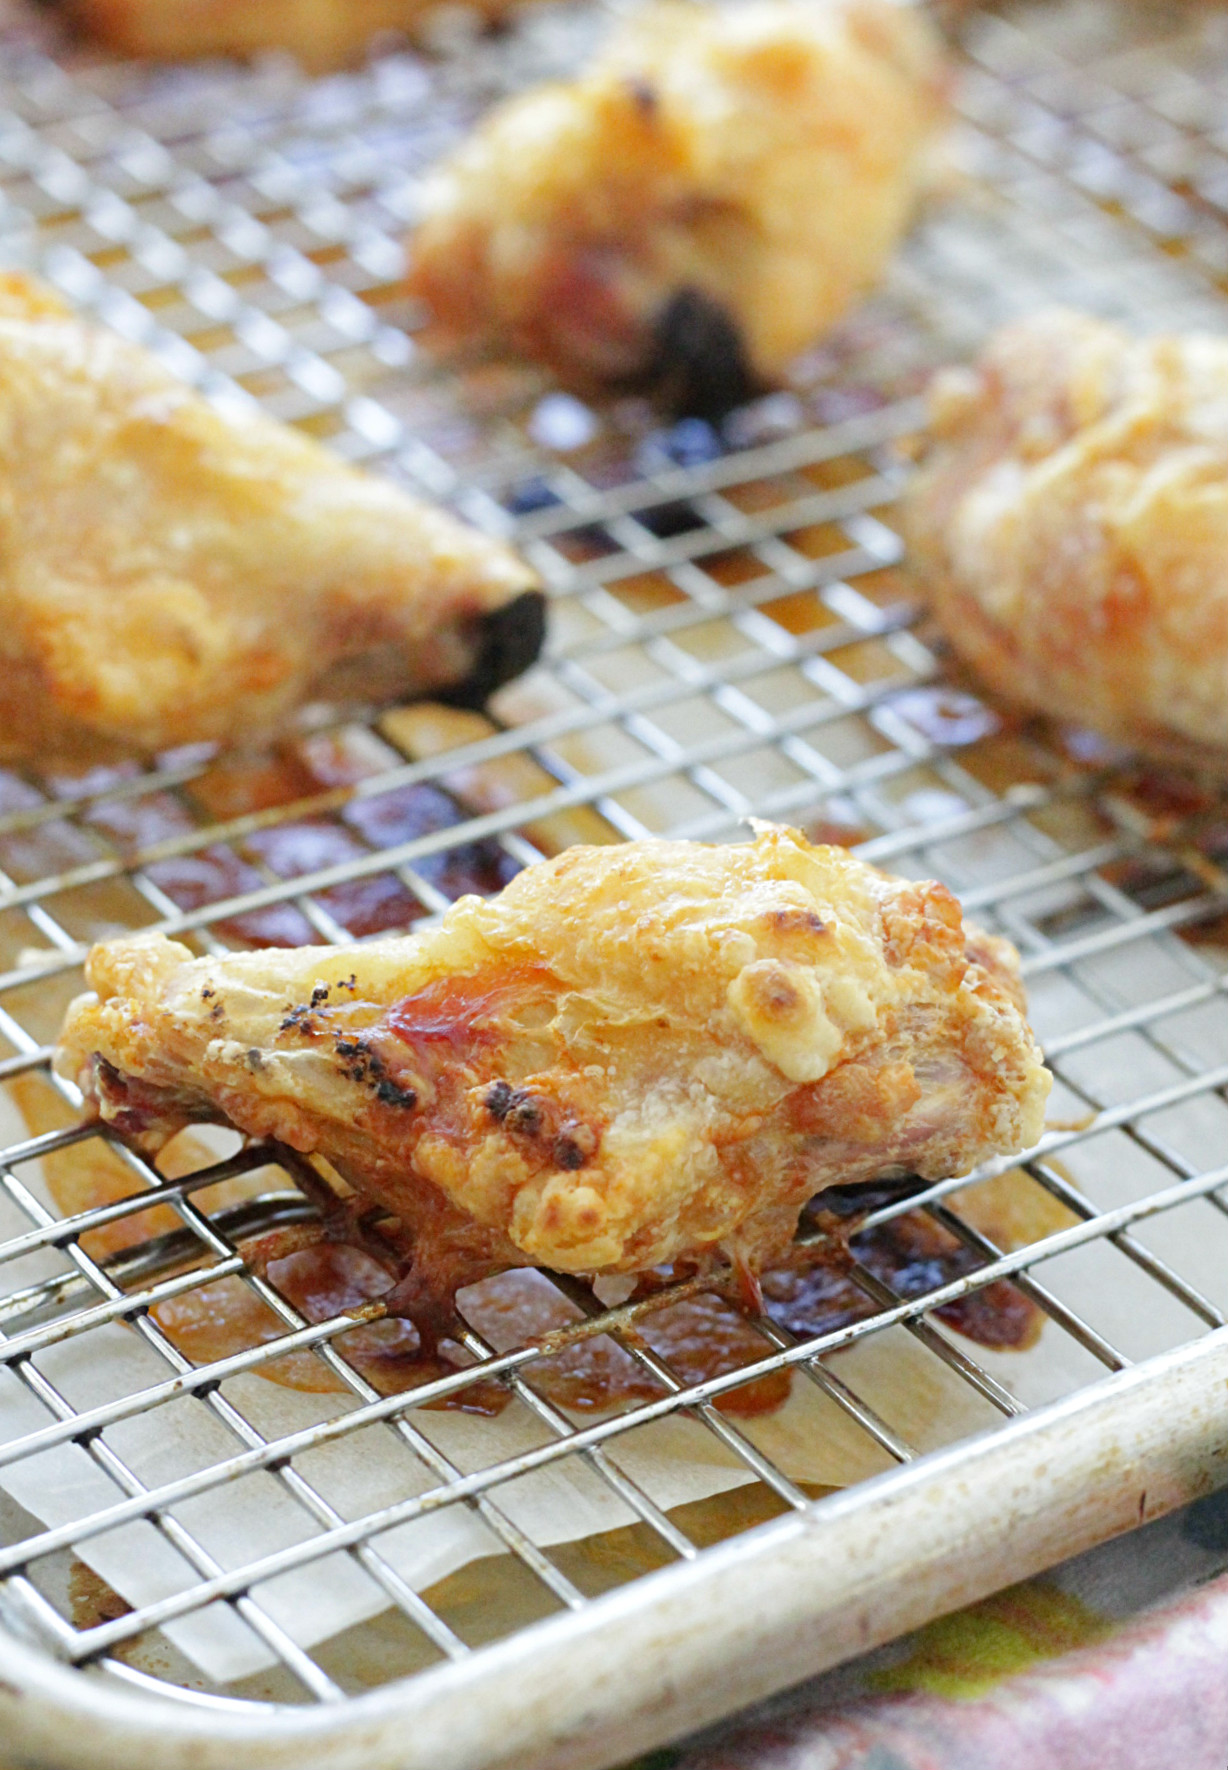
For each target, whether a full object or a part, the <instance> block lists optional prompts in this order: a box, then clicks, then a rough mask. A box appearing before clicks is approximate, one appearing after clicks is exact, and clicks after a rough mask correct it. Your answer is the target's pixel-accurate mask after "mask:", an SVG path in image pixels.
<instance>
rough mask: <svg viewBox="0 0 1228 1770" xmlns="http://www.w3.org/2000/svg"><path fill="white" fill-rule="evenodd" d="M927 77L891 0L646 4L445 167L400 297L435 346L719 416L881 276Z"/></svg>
mask: <svg viewBox="0 0 1228 1770" xmlns="http://www.w3.org/2000/svg"><path fill="white" fill-rule="evenodd" d="M943 85H944V77H943V67H942V61H941V57H940V54H939V50H938V47H937V40H936V38H935V37H934V36H933V35H932V34H931V31H930V28H929V27H928V26H927V24H926V22H925V20H924V19H923V18H922V17H921V15H920V13H919V12H918V11H917V10H916V9H913V8H910V7H904V6H898V5H894V4H892V3H891V0H736V3H734V4H730V5H728V6H700V5H695V4H691V3H688V0H660V3H658V4H655V5H652V6H649V7H648V8H647V9H645V10H644V11H643V12H642V13H641V14H638V15H636V16H634V17H633V18H632V19H631V20H630V21H629V23H628V24H627V25H625V26H624V28H623V29H622V30H621V32H620V33H618V34H617V35H616V36H615V38H614V40H613V41H612V42H611V43H610V44H609V45H608V47H607V48H606V49H605V50H604V51H603V52H602V53H600V54H599V55H598V57H597V58H596V60H595V61H594V62H593V63H592V64H591V65H590V66H589V68H588V69H587V70H586V71H585V72H584V73H582V74H581V76H580V77H579V78H578V79H577V80H575V81H574V82H572V83H570V84H558V85H551V86H545V87H542V88H539V89H538V90H535V91H532V92H529V93H527V94H525V95H524V96H522V97H519V98H515V99H513V100H511V101H510V102H509V103H506V104H504V105H501V106H500V107H499V108H498V109H496V110H495V111H493V112H492V113H491V114H490V116H489V117H487V119H486V120H485V122H484V123H483V124H482V125H481V126H480V127H479V128H478V130H477V132H476V133H475V134H474V135H472V136H471V137H470V138H469V139H468V140H467V141H466V142H464V143H463V144H462V146H461V147H460V149H459V151H458V152H457V153H456V154H455V155H454V157H453V158H452V159H451V160H450V161H448V162H447V163H445V164H444V165H443V166H442V167H441V168H439V169H437V171H436V172H435V173H434V174H433V175H432V177H431V178H430V179H429V180H428V182H427V186H426V189H425V192H424V195H423V203H422V217H421V220H420V224H419V226H418V228H417V231H416V233H415V235H414V237H413V240H412V242H411V247H410V253H411V269H410V279H409V286H410V289H411V291H412V292H413V293H414V294H416V295H418V296H420V297H422V298H423V299H424V300H425V301H426V302H427V303H429V305H430V308H431V309H432V311H433V313H434V315H435V316H436V319H437V321H438V322H439V328H440V331H441V333H442V334H443V335H445V336H448V337H459V338H467V339H485V340H495V341H502V342H505V343H510V344H511V345H513V346H514V347H516V348H518V349H520V350H522V351H524V352H526V353H527V354H528V355H531V356H535V357H538V358H540V359H541V360H543V361H544V362H547V363H549V364H551V365H553V366H554V367H555V368H556V369H557V370H559V371H560V372H562V373H563V374H565V375H568V376H570V377H572V378H574V379H578V380H580V381H581V382H593V381H597V382H602V381H614V382H635V381H649V382H655V383H657V384H658V386H659V388H660V391H661V392H662V394H663V395H664V396H665V397H666V398H667V399H668V400H669V401H670V402H671V403H673V404H674V405H676V406H678V407H681V408H686V409H691V410H694V411H698V412H701V413H708V412H717V411H720V410H723V409H727V408H728V407H729V406H730V405H732V404H735V403H736V402H737V401H738V400H739V399H740V398H743V397H745V395H746V393H747V392H748V391H749V390H750V387H751V385H752V383H754V382H755V381H758V380H772V379H774V378H776V377H777V376H778V375H779V374H780V372H781V371H782V370H783V368H784V367H785V365H786V364H787V363H788V362H789V360H790V359H791V358H792V357H794V356H795V355H796V354H797V353H798V351H800V350H801V349H802V348H803V347H804V346H806V345H808V344H811V343H812V342H813V341H814V340H815V339H816V338H817V337H818V336H819V335H820V334H821V333H822V332H823V331H824V330H825V329H826V328H827V327H829V326H831V325H832V324H833V323H834V322H835V321H836V320H838V319H839V318H840V316H841V314H842V313H843V312H844V311H845V309H846V308H847V307H849V305H850V304H851V303H852V302H853V301H854V300H855V299H856V298H857V297H858V296H859V295H860V294H862V292H863V291H865V290H866V289H867V288H869V287H870V285H871V284H872V283H874V282H875V281H876V279H877V278H878V276H879V273H880V272H881V270H882V268H883V266H884V264H885V262H886V260H887V258H888V256H889V255H890V253H891V251H892V249H893V248H894V246H895V244H896V242H897V240H898V239H899V237H900V235H901V234H902V232H903V230H904V228H905V226H906V224H907V222H908V220H909V218H910V215H911V213H912V209H913V206H914V201H915V199H916V196H917V194H918V188H919V186H920V184H921V183H922V180H923V177H924V175H925V171H926V167H927V159H928V155H927V149H928V148H929V146H930V143H931V140H932V138H933V137H934V134H935V130H936V125H937V124H938V122H939V120H940V119H941V116H942V114H943V102H942V90H943Z"/></svg>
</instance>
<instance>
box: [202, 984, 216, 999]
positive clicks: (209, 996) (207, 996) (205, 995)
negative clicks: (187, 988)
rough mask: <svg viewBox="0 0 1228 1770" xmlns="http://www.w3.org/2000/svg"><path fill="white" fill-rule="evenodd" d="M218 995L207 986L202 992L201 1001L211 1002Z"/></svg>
mask: <svg viewBox="0 0 1228 1770" xmlns="http://www.w3.org/2000/svg"><path fill="white" fill-rule="evenodd" d="M216 994H217V991H216V990H214V989H211V988H210V986H209V985H208V984H206V985H205V987H204V989H202V990H201V992H200V999H201V1001H202V1002H211V1001H212V1000H213V998H214V996H215V995H216Z"/></svg>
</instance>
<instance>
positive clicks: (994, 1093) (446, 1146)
mask: <svg viewBox="0 0 1228 1770" xmlns="http://www.w3.org/2000/svg"><path fill="white" fill-rule="evenodd" d="M88 981H89V983H90V984H91V985H92V987H93V992H94V993H93V994H91V995H84V996H81V997H79V998H78V999H77V1001H76V1002H75V1003H74V1004H73V1005H72V1006H71V1007H70V1009H69V1011H68V1015H67V1019H66V1022H65V1026H64V1030H63V1033H62V1035H61V1045H60V1049H59V1053H58V1056H57V1065H58V1068H59V1070H60V1072H61V1073H62V1074H63V1075H65V1076H68V1077H71V1078H72V1079H73V1080H74V1081H75V1082H77V1083H78V1085H79V1086H80V1087H81V1088H82V1090H83V1091H84V1093H85V1094H86V1095H87V1097H89V1098H90V1099H91V1100H93V1101H94V1102H95V1103H96V1107H97V1110H98V1111H99V1112H101V1114H102V1116H103V1117H104V1119H106V1120H107V1121H108V1122H109V1123H111V1124H113V1125H114V1126H115V1127H116V1128H117V1130H119V1131H120V1132H121V1134H123V1135H124V1136H126V1137H128V1138H130V1139H132V1140H133V1141H134V1142H135V1143H137V1144H138V1145H140V1146H142V1147H144V1148H145V1149H147V1150H153V1149H156V1148H158V1147H159V1146H160V1145H161V1144H162V1143H163V1142H164V1141H165V1140H166V1139H167V1138H168V1137H169V1136H170V1135H171V1134H173V1133H174V1132H175V1131H176V1130H177V1129H179V1128H181V1127H182V1126H183V1125H185V1124H187V1123H190V1122H191V1121H193V1120H222V1121H224V1122H228V1123H230V1124H232V1125H235V1126H237V1127H238V1128H239V1129H240V1130H242V1131H245V1132H247V1133H249V1134H251V1135H253V1136H260V1137H274V1138H278V1139H280V1140H281V1141H282V1142H284V1143H287V1144H289V1145H290V1146H291V1147H292V1148H294V1149H297V1150H300V1151H303V1152H306V1153H311V1154H317V1155H322V1156H325V1157H326V1158H327V1159H328V1161H329V1162H330V1163H331V1164H332V1165H333V1167H334V1168H335V1169H336V1170H337V1171H338V1172H339V1173H340V1174H341V1175H342V1176H343V1178H344V1179H345V1180H346V1181H347V1182H348V1183H349V1185H350V1186H352V1187H353V1188H355V1189H356V1191H357V1192H358V1194H359V1195H360V1196H361V1198H363V1199H366V1200H369V1201H375V1202H376V1203H377V1204H378V1205H379V1206H381V1207H382V1208H383V1209H384V1210H385V1211H387V1212H389V1213H391V1214H392V1216H393V1217H395V1218H396V1219H397V1220H398V1221H399V1225H400V1230H401V1233H402V1238H403V1240H402V1245H403V1247H404V1248H405V1249H406V1251H407V1252H408V1253H409V1255H410V1257H411V1260H412V1264H411V1266H410V1268H409V1271H408V1274H407V1277H406V1278H405V1279H404V1280H403V1281H402V1283H401V1284H400V1285H399V1286H398V1289H397V1307H398V1308H399V1309H400V1310H401V1311H402V1312H403V1313H404V1314H406V1315H408V1316H410V1317H411V1318H412V1319H413V1320H415V1321H416V1322H417V1323H418V1324H419V1325H420V1327H422V1326H424V1325H425V1329H426V1331H427V1332H431V1331H432V1329H431V1327H430V1323H431V1320H432V1314H433V1312H434V1314H435V1316H436V1317H438V1313H439V1312H440V1311H443V1312H444V1313H445V1314H446V1309H447V1303H448V1300H449V1299H450V1298H451V1297H453V1296H454V1294H455V1292H456V1290H457V1289H458V1287H460V1286H462V1285H465V1284H469V1283H473V1282H474V1281H476V1280H477V1279H479V1278H481V1277H483V1276H485V1275H487V1274H490V1273H493V1272H497V1271H500V1270H502V1269H505V1268H511V1267H520V1266H534V1265H536V1266H544V1267H549V1268H552V1269H554V1270H557V1271H560V1272H568V1273H579V1274H611V1273H637V1272H643V1271H645V1270H647V1269H649V1268H652V1267H655V1266H659V1265H661V1264H663V1263H666V1262H669V1263H672V1264H673V1265H674V1268H675V1271H677V1270H679V1268H681V1269H682V1270H686V1269H687V1268H688V1267H689V1268H691V1269H694V1270H697V1271H699V1272H701V1273H702V1272H703V1271H704V1270H705V1269H706V1268H707V1267H709V1266H712V1265H714V1264H715V1263H716V1262H718V1261H719V1260H720V1259H721V1258H722V1257H724V1258H727V1259H729V1260H731V1261H732V1262H733V1263H734V1265H735V1268H736V1269H737V1270H738V1271H739V1272H740V1273H741V1274H742V1275H743V1278H744V1281H745V1283H746V1285H747V1286H748V1287H749V1289H750V1290H751V1292H752V1293H753V1291H754V1282H755V1280H754V1275H755V1274H756V1273H758V1272H759V1271H761V1270H763V1269H764V1267H765V1264H767V1263H771V1262H774V1261H775V1262H779V1261H780V1260H781V1258H782V1257H785V1256H787V1253H788V1250H789V1247H790V1244H791V1241H792V1238H793V1234H794V1231H795V1228H796V1225H797V1220H798V1214H799V1212H800V1211H801V1209H802V1207H803V1205H805V1203H806V1202H807V1200H808V1199H810V1198H811V1197H812V1196H813V1194H815V1193H816V1192H818V1191H820V1190H821V1189H823V1188H825V1187H830V1186H839V1185H844V1184H849V1183H856V1182H860V1181H865V1180H867V1179H871V1178H881V1177H883V1176H900V1175H913V1174H919V1175H922V1176H924V1177H926V1178H930V1179H935V1178H938V1177H939V1176H945V1175H948V1174H958V1173H962V1172H964V1171H965V1170H967V1169H969V1168H971V1167H973V1166H974V1165H975V1164H976V1163H978V1162H979V1161H981V1160H982V1159H983V1158H984V1157H988V1156H990V1155H994V1154H1001V1153H1004V1152H1006V1153H1013V1152H1016V1151H1018V1150H1021V1149H1023V1148H1025V1147H1027V1146H1029V1145H1031V1144H1033V1143H1034V1142H1035V1141H1036V1139H1037V1138H1038V1137H1039V1135H1040V1132H1041V1128H1042V1121H1043V1111H1044V1104H1045V1099H1046V1097H1047V1095H1048V1091H1049V1076H1048V1073H1047V1071H1046V1070H1045V1069H1044V1067H1043V1065H1042V1062H1041V1058H1040V1054H1039V1052H1038V1050H1037V1048H1036V1045H1035V1043H1034V1041H1033V1039H1032V1035H1031V1032H1030V1031H1029V1029H1028V1026H1027V1023H1026V1021H1025V1019H1024V1017H1023V1013H1022V1010H1021V1007H1020V994H1019V984H1018V973H1017V970H1016V963H1015V955H1014V953H1013V951H1012V949H1011V948H1010V947H1008V946H1007V945H1006V943H1005V942H1003V941H999V940H995V939H993V938H991V937H990V936H988V935H985V934H981V933H979V932H976V931H971V930H967V929H965V928H964V926H963V925H962V922H961V919H960V910H959V905H958V903H957V902H956V901H955V899H954V898H953V897H952V896H951V894H950V892H949V891H947V890H946V889H945V888H944V887H943V886H941V885H935V884H913V883H910V882H907V881H904V880H900V879H893V878H890V877H888V876H887V875H886V874H883V873H880V872H877V871H876V870H875V869H873V868H872V867H869V866H866V865H865V864H864V863H863V862H861V861H858V860H856V859H855V858H853V857H852V856H851V855H849V854H848V853H847V852H846V851H845V850H843V849H839V848H812V847H811V846H810V845H809V844H808V843H807V842H806V841H805V839H804V837H802V836H801V835H800V834H799V833H798V832H797V831H795V830H790V829H784V828H777V827H774V826H772V825H760V826H759V827H758V833H757V836H756V838H755V840H754V841H753V842H751V843H749V844H746V845H741V846H733V847H707V846H702V845H700V844H698V843H686V842H665V841H645V842H634V843H629V844H626V845H625V846H619V845H614V846H610V847H594V848H572V849H569V850H567V851H566V852H565V853H564V854H562V855H560V856H558V858H556V859H555V860H551V861H545V862H542V863H541V864H540V865H538V866H535V867H532V868H529V869H528V870H526V871H525V872H523V873H520V874H518V875H517V877H516V878H515V879H514V880H513V881H512V882H511V884H509V885H508V886H506V887H505V888H504V890H503V891H502V892H501V893H500V894H499V895H498V896H497V897H494V898H487V899H483V898H477V897H465V898H461V899H460V900H459V901H458V902H457V903H456V904H454V905H453V907H452V908H451V909H450V910H449V911H448V913H447V915H446V916H445V917H444V918H443V920H442V922H441V923H440V924H439V925H438V926H437V927H436V928H434V929H432V930H430V931H427V932H423V933H421V934H415V935H409V936H406V937H404V938H402V939H397V940H388V941H383V942H377V943H372V944H370V945H363V946H355V947H350V948H339V949H336V950H330V951H327V952H321V951H319V950H318V949H311V950H302V951H298V952H294V951H289V952H288V951H285V950H278V951H271V952H252V953H241V954H235V955H233V956H227V957H223V958H205V959H193V958H192V957H191V955H190V954H189V952H188V951H187V949H186V948H185V947H183V946H180V945H178V944H176V943H175V942H173V941H169V940H167V939H165V938H164V937H161V936H148V935H139V934H138V935H132V936H128V937H125V938H123V939H119V940H112V941H108V942H105V943H103V944H102V945H100V946H98V947H96V948H95V949H94V951H93V953H92V955H91V957H90V960H89V965H88Z"/></svg>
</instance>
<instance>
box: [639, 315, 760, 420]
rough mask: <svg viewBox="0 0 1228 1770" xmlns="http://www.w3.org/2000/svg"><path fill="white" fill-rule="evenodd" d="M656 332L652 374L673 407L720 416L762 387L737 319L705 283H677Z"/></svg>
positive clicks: (691, 413)
mask: <svg viewBox="0 0 1228 1770" xmlns="http://www.w3.org/2000/svg"><path fill="white" fill-rule="evenodd" d="M653 332H654V343H655V349H654V352H653V359H652V363H651V365H650V368H649V379H650V380H651V381H652V383H653V384H654V386H655V388H656V390H657V392H658V393H659V395H660V398H661V399H662V401H663V402H664V404H666V405H667V406H669V407H670V409H671V410H672V411H675V412H678V413H679V414H681V415H684V416H687V417H695V418H708V419H713V418H721V417H723V416H724V415H725V413H726V412H729V411H731V410H732V408H733V407H734V406H739V405H742V404H743V403H744V402H745V401H746V400H748V399H750V398H751V396H752V395H753V394H754V393H755V392H757V391H758V388H757V382H756V377H755V374H754V372H753V370H752V369H751V365H750V360H749V358H748V356H747V354H746V346H745V343H744V342H743V338H742V333H741V329H740V327H739V326H738V323H737V321H736V320H735V319H734V317H733V315H732V314H731V313H730V312H729V311H728V309H727V308H725V307H724V306H723V305H722V304H721V303H720V302H719V301H717V300H716V299H715V298H714V297H713V296H711V295H706V294H704V292H703V291H702V290H701V289H679V291H678V292H677V294H676V295H674V296H672V297H671V298H670V300H669V301H668V302H667V303H666V305H665V307H664V308H663V310H662V311H661V313H660V315H659V316H658V318H657V322H656V325H655V326H654V328H653Z"/></svg>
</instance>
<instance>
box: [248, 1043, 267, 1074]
mask: <svg viewBox="0 0 1228 1770" xmlns="http://www.w3.org/2000/svg"><path fill="white" fill-rule="evenodd" d="M247 1067H248V1069H252V1070H262V1069H263V1068H264V1052H263V1051H257V1050H256V1049H255V1047H254V1046H253V1048H252V1049H251V1050H250V1051H249V1052H248V1053H247Z"/></svg>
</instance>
